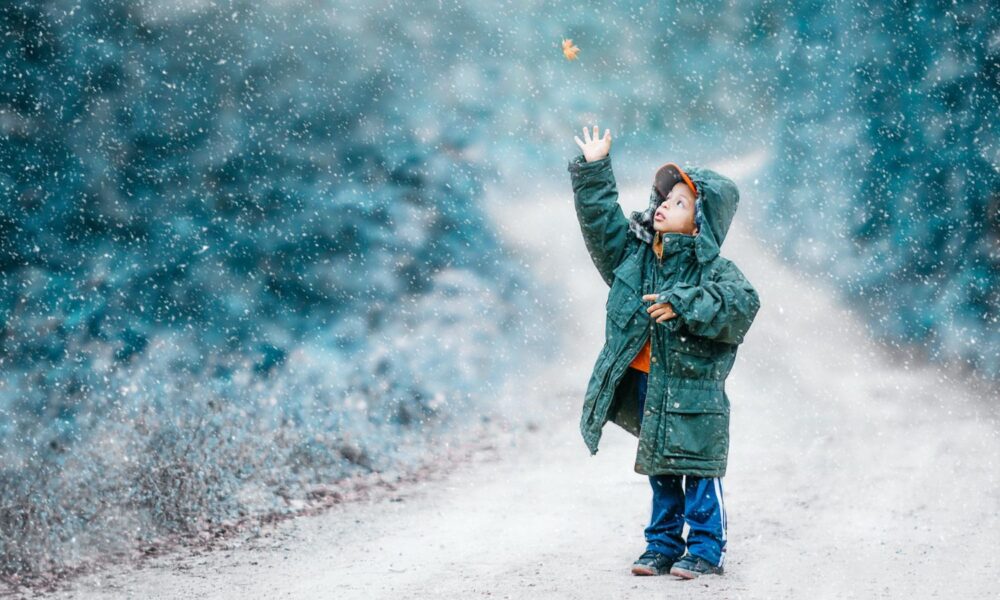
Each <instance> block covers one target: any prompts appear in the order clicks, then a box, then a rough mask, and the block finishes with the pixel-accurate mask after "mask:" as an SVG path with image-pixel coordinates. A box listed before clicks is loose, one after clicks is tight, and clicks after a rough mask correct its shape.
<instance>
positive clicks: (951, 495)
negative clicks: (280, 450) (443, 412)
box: [59, 165, 1000, 599]
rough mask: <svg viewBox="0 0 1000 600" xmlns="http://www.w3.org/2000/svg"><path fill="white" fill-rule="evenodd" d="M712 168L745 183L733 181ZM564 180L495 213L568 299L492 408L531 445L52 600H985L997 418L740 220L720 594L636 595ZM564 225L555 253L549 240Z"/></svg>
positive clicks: (638, 508) (593, 319)
mask: <svg viewBox="0 0 1000 600" xmlns="http://www.w3.org/2000/svg"><path fill="white" fill-rule="evenodd" d="M724 168H725V169H728V170H727V171H726V172H732V173H735V179H737V181H738V182H739V183H740V184H741V186H742V185H743V183H744V182H743V181H742V179H741V177H740V175H739V172H738V171H739V170H738V166H737V165H730V166H727V167H724ZM565 175H566V182H565V183H566V187H565V189H561V190H556V191H554V192H550V193H545V192H544V191H543V190H540V189H532V188H531V187H530V185H531V182H523V183H521V184H520V187H518V185H514V186H513V187H512V188H511V189H508V190H505V195H503V196H500V195H495V196H494V197H493V198H491V201H490V203H489V204H490V210H491V211H492V212H493V213H494V215H495V216H496V218H497V222H498V223H499V226H500V227H501V228H502V229H503V230H504V232H505V234H506V235H507V236H508V237H509V238H510V240H511V241H512V243H514V244H515V245H516V246H517V247H519V248H520V249H521V251H522V252H523V253H524V261H525V263H526V264H528V265H530V267H531V268H533V269H535V270H536V271H537V272H538V274H539V275H540V276H542V277H545V278H547V279H548V280H549V281H551V282H552V284H553V285H554V286H555V287H556V288H557V289H559V290H562V291H564V292H565V313H564V314H565V315H566V324H565V327H564V329H565V331H566V332H567V334H568V335H571V336H572V338H569V339H568V341H569V342H570V343H568V344H567V345H566V346H565V348H564V349H563V350H562V351H561V352H557V349H556V348H554V349H553V356H552V358H551V361H550V364H548V365H546V366H545V367H544V368H543V369H540V370H539V372H538V374H537V376H536V377H534V378H533V379H531V380H529V381H521V382H515V385H514V386H512V387H511V388H510V390H509V393H508V394H507V397H506V400H507V402H508V404H509V405H510V407H511V408H512V409H516V410H531V411H534V412H536V413H537V415H538V416H537V419H538V423H539V424H540V429H539V431H538V432H536V433H524V434H522V433H518V432H511V434H510V436H509V437H508V438H505V439H501V440H500V441H498V443H497V451H496V452H495V453H492V454H489V455H484V456H483V457H481V458H480V459H479V460H477V461H475V462H473V463H470V464H466V465H462V466H460V467H458V468H457V469H456V470H454V471H453V472H452V473H451V474H450V475H448V476H447V477H446V478H439V479H435V480H432V481H428V482H425V483H421V484H414V485H412V486H410V487H407V488H405V489H402V490H400V491H399V493H397V494H394V495H389V496H387V497H383V498H380V499H376V500H372V501H363V502H359V503H356V504H349V505H340V506H336V507H334V508H332V509H331V510H330V511H329V512H327V513H325V514H323V515H321V516H315V517H307V518H299V519H293V520H289V521H285V522H282V523H280V524H278V525H276V526H275V527H274V528H273V529H271V530H270V531H269V532H268V533H269V535H268V536H267V537H260V538H257V539H256V540H251V541H248V542H246V543H242V544H241V545H239V547H233V548H232V549H230V550H222V551H216V552H212V553H208V554H201V555H184V556H180V555H174V556H165V557H161V558H158V559H155V560H153V561H150V562H148V563H147V567H146V568H143V569H142V570H135V569H131V568H128V567H122V568H118V569H115V570H111V571H106V572H103V573H100V574H96V575H92V576H88V577H84V578H82V579H80V580H79V581H78V582H77V584H76V585H75V587H74V589H73V591H72V593H64V594H60V595H59V597H73V598H233V599H235V598H241V599H242V598H338V599H341V598H366V599H367V598H392V599H402V598H429V597H445V598H473V597H494V598H517V599H520V598H650V597H653V596H652V595H653V594H666V595H668V597H670V596H676V597H685V598H810V599H812V598H866V599H867V598H931V597H940V598H966V599H968V598H996V597H998V595H1000V575H998V574H1000V559H998V558H997V553H996V550H995V549H996V546H997V545H998V544H1000V433H998V432H1000V425H998V414H997V407H998V403H997V398H995V397H992V398H991V397H987V396H988V393H987V392H984V391H978V392H977V391H973V390H971V389H968V388H966V387H964V386H963V385H961V384H960V382H958V381H954V380H952V378H951V374H950V373H948V372H946V371H945V370H942V369H932V368H926V367H907V366H906V365H897V364H892V360H891V359H889V358H888V357H887V356H886V355H885V353H884V352H882V351H881V350H879V349H878V348H876V347H875V346H874V345H872V344H871V343H869V342H868V341H867V338H866V336H865V329H864V327H863V325H862V324H861V323H860V322H859V321H858V320H857V319H855V317H854V316H853V315H852V314H851V312H850V311H849V310H846V309H845V307H843V306H841V305H840V304H839V303H838V302H837V301H836V299H835V298H834V296H833V295H832V293H831V292H830V291H829V290H828V289H826V288H824V287H823V286H821V285H819V284H818V283H816V282H815V281H813V280H811V279H810V278H808V277H805V276H802V275H800V274H798V273H795V272H792V271H790V270H788V269H787V268H785V267H783V266H782V265H781V264H780V263H779V262H778V261H776V260H775V259H774V258H773V257H771V256H770V254H769V253H768V252H767V250H766V248H764V247H762V246H761V245H760V244H759V243H758V242H757V241H756V240H755V239H754V238H752V237H751V236H750V235H748V232H746V231H745V230H743V228H742V227H741V226H740V219H739V215H737V219H736V223H735V224H734V225H733V230H732V232H731V233H730V236H729V237H728V238H727V240H726V243H725V246H724V247H723V254H724V255H725V256H727V257H729V258H732V259H733V260H735V261H736V262H737V263H738V264H739V266H740V267H741V268H742V269H743V271H744V272H745V273H746V274H747V276H748V277H749V278H750V279H751V280H752V281H753V282H754V284H755V286H756V287H757V289H758V290H759V292H760V296H761V302H762V309H761V311H760V313H759V315H758V317H757V322H756V323H755V325H754V329H753V330H751V333H750V335H749V336H748V338H747V341H746V343H745V344H744V345H743V346H742V347H741V350H740V353H739V355H738V357H737V364H736V366H735V368H734V370H733V373H732V375H731V378H730V380H729V382H728V384H727V390H728V392H729V394H730V397H731V399H732V404H733V418H732V447H731V454H730V468H729V474H728V476H727V478H726V484H727V487H726V496H727V498H726V504H727V510H728V513H729V546H728V552H727V555H728V558H727V574H726V575H725V576H723V577H721V578H719V577H707V578H702V579H699V580H696V581H693V582H685V581H680V580H675V579H674V578H672V577H669V576H668V577H635V576H633V575H631V574H630V572H629V565H630V564H631V562H632V560H634V559H635V557H636V556H638V555H639V554H640V553H641V552H642V551H643V549H644V547H645V543H644V541H643V536H642V530H643V528H644V527H645V525H646V522H647V520H648V518H649V510H650V488H649V484H648V480H647V479H646V478H645V477H644V476H641V475H638V474H636V473H634V472H633V471H632V464H633V458H634V452H635V438H633V437H631V436H630V435H628V434H627V433H625V432H623V431H622V430H621V429H618V428H617V426H615V425H614V424H608V425H607V426H606V429H605V435H604V438H603V439H602V443H601V449H600V451H599V452H598V454H597V455H595V456H590V455H589V453H588V452H587V450H586V447H585V446H584V444H583V441H582V439H581V437H580V434H579V431H578V429H577V423H578V418H579V412H578V411H579V405H580V403H581V401H582V396H583V390H584V387H585V385H586V382H587V377H588V375H589V371H590V368H591V367H592V366H593V361H594V360H595V359H596V357H597V353H598V351H599V350H600V346H601V343H602V337H601V336H602V333H603V307H604V300H605V297H606V293H607V288H606V287H605V286H604V284H603V282H601V280H600V278H599V277H598V275H597V272H596V270H594V268H593V266H592V265H591V264H590V262H589V258H588V257H587V254H586V250H585V249H584V246H583V243H582V241H581V240H580V239H579V237H580V236H579V230H578V229H576V228H575V227H576V226H575V221H574V220H573V219H574V217H573V212H572V206H571V200H572V199H571V196H570V195H569V193H568V174H565ZM645 189H646V188H645V185H642V186H638V187H636V188H628V189H626V188H624V186H623V188H622V190H623V204H624V205H625V206H626V209H628V208H639V205H641V204H644V203H645V201H646V197H645ZM511 197H514V198H518V199H519V200H517V201H514V200H511ZM744 197H745V198H746V194H744ZM751 201H752V200H751ZM558 222H563V223H566V224H567V227H566V229H565V230H564V231H563V232H562V233H556V234H555V235H553V234H552V233H546V234H545V235H543V232H545V231H546V229H547V228H548V229H550V228H551V227H552V224H553V223H558ZM546 236H548V237H546ZM661 597H662V596H661Z"/></svg>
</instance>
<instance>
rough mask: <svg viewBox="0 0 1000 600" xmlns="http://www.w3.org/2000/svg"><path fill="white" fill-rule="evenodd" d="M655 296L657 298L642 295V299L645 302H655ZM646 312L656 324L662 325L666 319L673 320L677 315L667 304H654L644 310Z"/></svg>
mask: <svg viewBox="0 0 1000 600" xmlns="http://www.w3.org/2000/svg"><path fill="white" fill-rule="evenodd" d="M657 296H659V294H644V295H643V296H642V299H643V300H645V301H646V302H650V301H653V300H656V297H657ZM646 312H648V313H649V316H650V317H652V318H654V319H656V322H657V323H662V322H663V321H666V320H667V319H673V318H674V317H676V316H677V313H675V312H674V307H673V306H670V303H669V302H662V303H659V302H654V303H653V304H652V305H651V306H649V307H647V308H646Z"/></svg>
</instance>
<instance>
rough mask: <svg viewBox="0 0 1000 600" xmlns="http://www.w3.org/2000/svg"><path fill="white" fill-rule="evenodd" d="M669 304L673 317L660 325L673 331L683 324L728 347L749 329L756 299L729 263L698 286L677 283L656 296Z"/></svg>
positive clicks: (756, 309)
mask: <svg viewBox="0 0 1000 600" xmlns="http://www.w3.org/2000/svg"><path fill="white" fill-rule="evenodd" d="M656 301H657V302H669V303H670V305H671V306H672V307H673V309H674V312H675V313H677V317H676V318H674V319H667V320H666V321H663V322H662V324H664V325H667V324H669V325H668V327H669V328H670V329H671V330H674V331H676V329H677V328H678V327H680V325H682V324H683V325H685V326H686V327H687V329H688V331H690V332H691V333H692V334H694V335H698V336H702V337H706V338H711V339H714V340H717V341H720V342H725V343H728V344H740V343H742V342H743V338H744V336H746V334H747V331H748V330H749V329H750V325H751V324H752V323H753V320H754V317H756V316H757V311H758V310H759V309H760V297H759V296H758V295H757V290H755V289H754V287H753V286H752V285H750V282H749V281H747V278H746V277H744V275H743V273H742V272H740V270H739V269H738V268H737V267H736V265H735V264H733V263H732V262H728V261H727V263H726V265H725V266H724V267H722V268H721V269H719V270H717V271H714V272H713V275H711V276H710V277H709V278H708V281H703V282H702V283H701V284H700V285H692V284H689V283H679V284H677V285H675V286H673V287H672V288H670V289H669V290H667V291H665V292H662V293H660V294H659V295H658V296H657V297H656Z"/></svg>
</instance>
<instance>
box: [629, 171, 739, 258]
mask: <svg viewBox="0 0 1000 600" xmlns="http://www.w3.org/2000/svg"><path fill="white" fill-rule="evenodd" d="M683 169H684V172H685V173H687V174H688V177H690V178H691V181H692V182H693V183H694V186H695V188H696V189H697V190H698V198H697V199H696V200H695V224H697V226H698V235H697V236H696V239H695V255H696V256H697V257H698V261H699V262H703V263H706V262H708V261H710V260H712V259H713V258H715V257H716V256H717V255H718V254H719V249H720V248H721V247H722V242H723V241H724V240H725V239H726V233H728V232H729V226H730V225H731V224H732V222H733V217H734V216H736V207H737V205H739V202H740V192H739V189H738V188H737V187H736V184H735V183H734V182H733V180H732V179H730V178H728V177H726V176H725V175H722V174H720V173H717V172H715V171H713V170H711V169H707V168H703V167H683ZM660 202H661V200H660V196H659V194H658V193H657V192H656V187H655V186H654V187H652V189H651V190H650V193H649V206H648V207H647V208H646V210H644V211H638V210H634V211H632V213H631V215H630V216H629V224H628V226H629V230H631V231H632V233H634V234H635V236H636V237H638V238H639V239H640V240H642V241H644V242H646V243H647V244H652V243H653V235H654V233H655V230H654V229H653V213H654V212H656V207H657V206H659V203H660Z"/></svg>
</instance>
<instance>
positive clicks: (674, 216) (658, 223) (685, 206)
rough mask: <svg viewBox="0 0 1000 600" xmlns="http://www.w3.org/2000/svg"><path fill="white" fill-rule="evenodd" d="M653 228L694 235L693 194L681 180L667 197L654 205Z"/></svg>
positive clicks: (695, 232) (695, 231) (662, 231)
mask: <svg viewBox="0 0 1000 600" xmlns="http://www.w3.org/2000/svg"><path fill="white" fill-rule="evenodd" d="M653 229H654V230H655V231H659V232H661V233H666V232H668V231H672V232H676V233H686V234H688V235H696V234H697V233H698V230H697V229H696V228H695V226H694V194H692V193H691V188H689V187H688V186H687V184H685V183H684V182H683V181H680V182H678V183H677V185H675V186H674V187H673V188H672V189H671V190H670V191H669V192H668V193H667V199H666V200H664V201H663V202H661V203H660V205H659V206H658V207H656V212H654V213H653Z"/></svg>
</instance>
